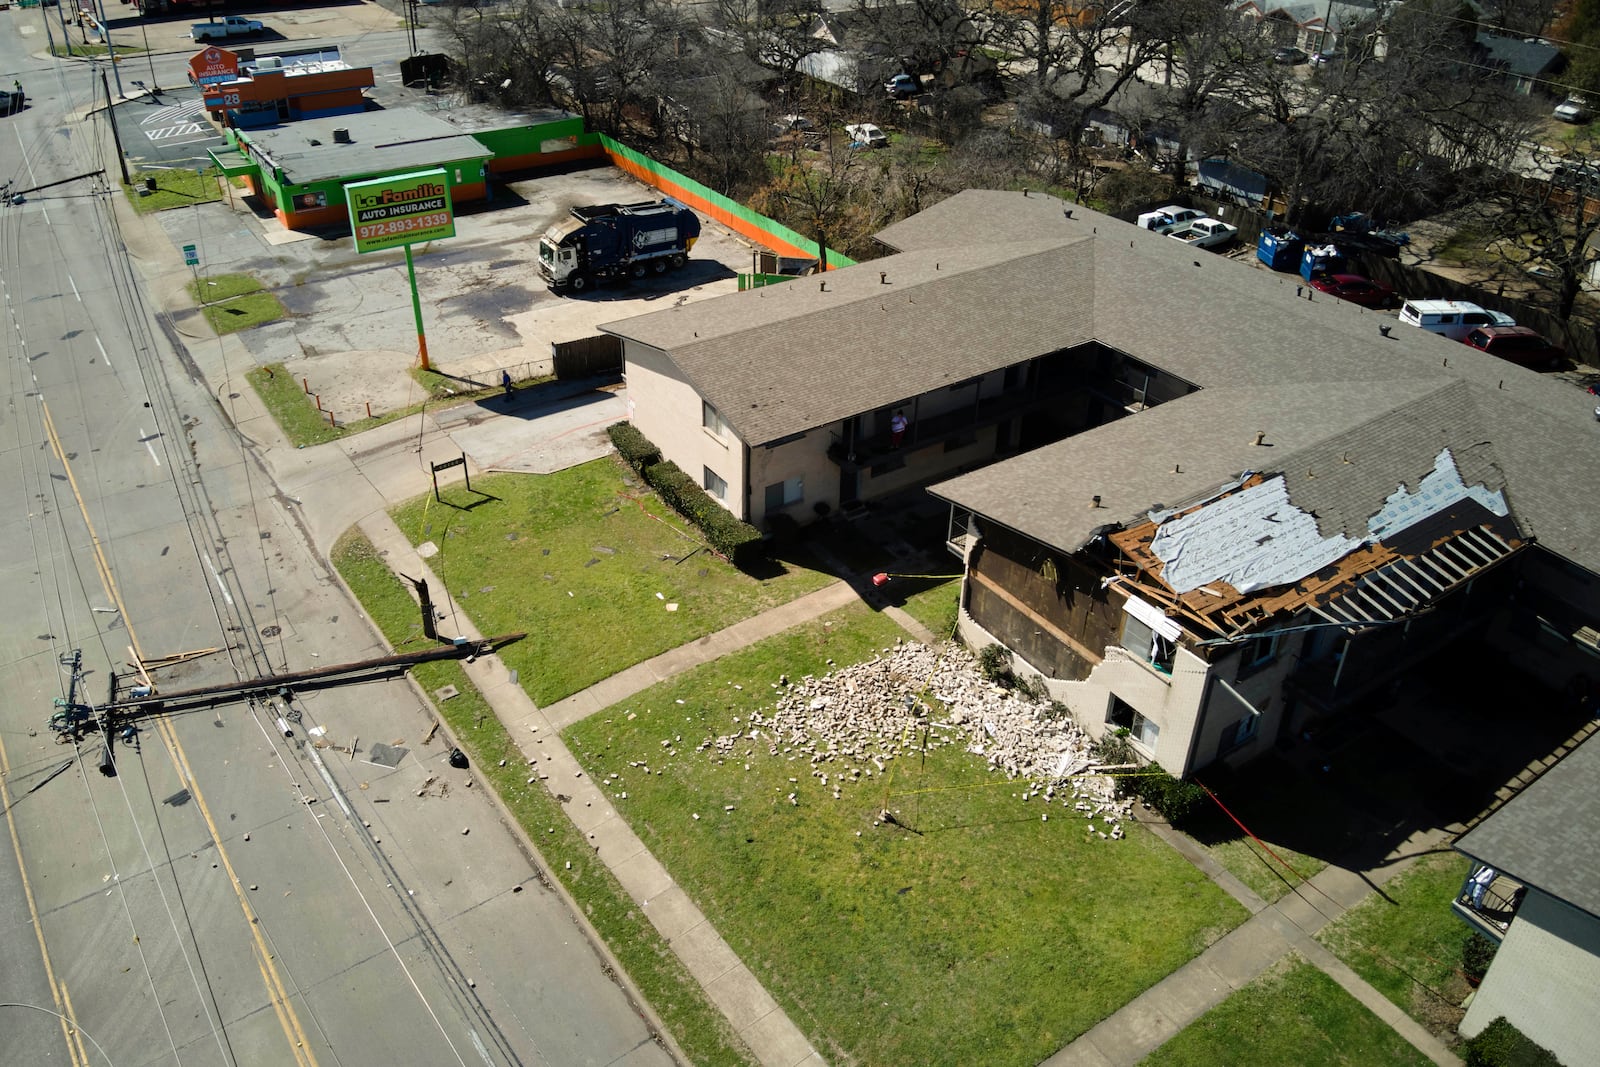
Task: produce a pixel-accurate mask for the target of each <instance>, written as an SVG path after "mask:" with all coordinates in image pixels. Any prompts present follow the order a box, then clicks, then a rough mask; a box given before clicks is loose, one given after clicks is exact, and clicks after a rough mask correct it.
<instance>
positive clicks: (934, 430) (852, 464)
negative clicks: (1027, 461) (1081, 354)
mask: <svg viewBox="0 0 1600 1067" xmlns="http://www.w3.org/2000/svg"><path fill="white" fill-rule="evenodd" d="M1047 403H1048V401H1047V400H1045V399H1044V398H1041V397H1038V396H1034V395H1032V394H1031V393H1029V394H1023V395H1015V394H1013V395H1004V396H997V397H993V398H991V399H986V400H984V401H983V402H982V404H981V406H979V407H978V408H977V409H976V410H974V409H973V408H970V407H964V408H961V409H959V410H956V411H947V412H945V413H943V414H940V415H928V416H924V417H921V418H916V419H913V420H912V421H911V425H910V426H908V427H907V428H906V433H905V437H904V438H903V439H902V440H901V442H900V447H899V448H895V447H894V444H893V442H892V440H891V439H890V437H889V434H888V432H887V431H885V432H883V433H863V434H861V435H860V436H858V437H857V438H856V440H855V445H854V447H853V448H849V447H846V444H845V442H844V441H842V440H840V439H839V438H838V437H837V436H836V437H835V438H834V440H833V442H832V443H831V444H829V446H828V458H829V459H832V460H833V461H834V462H835V463H837V464H838V465H839V466H841V467H843V468H845V469H846V470H865V469H867V468H870V467H876V466H880V465H882V464H884V463H891V462H893V463H903V462H904V454H905V453H906V452H909V451H912V450H914V449H920V448H927V447H928V446H930V445H939V444H944V445H948V444H950V443H952V442H955V443H956V444H957V445H959V444H965V443H966V442H965V441H964V440H963V438H971V437H974V436H975V435H976V434H977V432H978V431H979V430H983V429H987V428H988V427H990V426H994V425H996V424H998V423H1001V422H1004V421H1005V420H1006V419H1012V418H1016V417H1018V416H1020V415H1023V414H1026V413H1027V412H1028V411H1030V410H1032V409H1034V408H1037V407H1041V406H1043V405H1045V404H1047ZM909 409H910V405H907V411H908V413H909Z"/></svg>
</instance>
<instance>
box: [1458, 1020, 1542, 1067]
mask: <svg viewBox="0 0 1600 1067" xmlns="http://www.w3.org/2000/svg"><path fill="white" fill-rule="evenodd" d="M1466 1051H1467V1055H1466V1061H1467V1067H1561V1061H1560V1060H1558V1059H1556V1057H1555V1055H1554V1054H1553V1053H1551V1052H1550V1050H1549V1049H1547V1048H1544V1047H1543V1046H1541V1045H1536V1044H1534V1042H1533V1041H1532V1039H1530V1038H1529V1037H1528V1036H1527V1035H1526V1034H1524V1033H1523V1032H1522V1031H1521V1030H1518V1029H1517V1028H1516V1027H1515V1026H1513V1025H1511V1024H1510V1023H1509V1022H1507V1021H1506V1017H1505V1016H1504V1015H1500V1016H1496V1017H1495V1020H1494V1022H1492V1023H1490V1024H1489V1025H1488V1026H1486V1027H1484V1028H1483V1032H1482V1033H1480V1034H1479V1035H1478V1036H1477V1037H1475V1038H1472V1039H1471V1040H1470V1041H1468V1042H1467V1046H1466Z"/></svg>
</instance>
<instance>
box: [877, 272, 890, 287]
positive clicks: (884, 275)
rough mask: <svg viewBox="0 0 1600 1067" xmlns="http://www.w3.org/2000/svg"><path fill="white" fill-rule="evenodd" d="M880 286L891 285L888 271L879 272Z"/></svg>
mask: <svg viewBox="0 0 1600 1067" xmlns="http://www.w3.org/2000/svg"><path fill="white" fill-rule="evenodd" d="M878 284H879V285H888V284H889V272H888V271H886V270H880V271H879V272H878Z"/></svg>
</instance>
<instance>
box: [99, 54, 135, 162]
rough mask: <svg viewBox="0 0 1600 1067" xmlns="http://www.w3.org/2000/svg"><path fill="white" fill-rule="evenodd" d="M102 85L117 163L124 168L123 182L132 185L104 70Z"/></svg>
mask: <svg viewBox="0 0 1600 1067" xmlns="http://www.w3.org/2000/svg"><path fill="white" fill-rule="evenodd" d="M118 84H119V85H120V84H121V83H120V82H119V83H118ZM100 85H101V87H102V88H103V89H105V91H106V118H108V119H110V120H111V141H112V143H113V144H115V145H116V146H117V165H118V166H119V167H121V168H122V184H123V185H132V184H133V179H131V178H129V177H128V157H127V156H125V155H123V154H122V134H120V133H118V132H117V109H116V108H114V107H112V106H111V86H110V84H109V83H107V81H106V72H105V71H103V70H102V71H101V72H100Z"/></svg>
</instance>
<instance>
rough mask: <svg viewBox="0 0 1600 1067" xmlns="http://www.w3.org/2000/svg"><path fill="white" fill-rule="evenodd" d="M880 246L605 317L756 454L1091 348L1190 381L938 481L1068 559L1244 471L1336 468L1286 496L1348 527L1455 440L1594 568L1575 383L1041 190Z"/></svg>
mask: <svg viewBox="0 0 1600 1067" xmlns="http://www.w3.org/2000/svg"><path fill="white" fill-rule="evenodd" d="M1067 210H1071V212H1072V217H1071V218H1068V217H1067V216H1066V214H1065V213H1066V211H1067ZM879 240H880V241H882V242H883V243H884V244H886V245H888V246H889V247H890V248H893V249H896V250H898V251H899V252H900V253H901V254H899V255H895V256H891V257H888V258H886V259H882V260H876V261H873V262H871V263H863V264H860V265H857V266H855V267H850V268H846V269H845V270H841V271H831V272H829V273H828V275H827V282H828V289H829V292H828V293H826V294H823V293H821V292H819V289H818V284H819V279H816V278H806V279H802V280H799V281H795V282H788V283H784V284H782V285H778V286H771V287H768V288H766V289H758V290H753V291H750V292H746V293H740V294H735V295H729V296H726V297H719V298H715V299H712V300H707V301H702V302H699V303H696V304H692V305H688V306H686V307H683V308H679V309H673V310H668V311H661V312H655V313H653V314H651V315H646V316H641V317H640V318H637V319H629V320H626V321H623V322H617V323H610V324H607V325H606V326H603V327H602V329H605V330H607V331H609V332H612V333H615V334H617V335H619V336H622V337H625V338H629V339H631V340H634V341H636V342H639V343H643V344H648V345H651V346H653V347H656V348H660V349H662V350H663V351H666V352H667V353H668V354H669V355H670V356H671V358H672V359H673V360H674V362H676V363H677V364H678V365H679V367H680V368H682V369H683V370H684V372H685V373H686V374H687V376H688V377H689V379H690V380H691V381H692V382H693V383H694V385H695V387H696V388H697V389H699V390H700V391H701V392H702V394H703V395H704V396H705V397H706V398H707V399H708V400H710V401H711V402H712V403H713V404H715V405H716V406H717V408H718V409H719V410H720V411H721V412H722V413H723V415H724V417H725V418H726V419H727V420H728V422H729V424H730V425H731V426H732V427H733V428H734V430H735V432H736V433H738V434H739V436H740V437H741V438H743V439H744V440H745V441H747V442H748V443H751V444H761V443H764V442H766V441H770V440H775V439H777V438H779V437H782V436H785V435H787V434H789V433H794V432H799V431H801V430H809V429H813V428H815V427H818V426H822V425H825V424H827V423H829V422H832V421H834V420H836V419H839V418H843V417H845V416H848V415H853V414H857V413H860V412H863V411H868V410H872V409H873V408H877V407H881V406H884V405H889V404H894V403H897V402H899V401H901V400H903V399H905V398H907V397H909V396H912V395H914V394H916V393H919V392H922V391H923V390H926V389H930V388H936V387H937V386H939V385H940V384H944V383H949V382H954V381H959V380H961V379H962V378H964V377H968V376H971V375H974V374H978V373H982V372H983V371H985V370H992V369H996V368H999V367H1004V366H1007V365H1010V364H1012V363H1015V362H1018V361H1019V360H1022V359H1027V358H1030V357H1033V356H1038V355H1043V354H1046V353H1048V352H1051V351H1054V350H1057V349H1060V348H1065V347H1069V346H1071V345H1073V344H1076V343H1078V342H1081V341H1084V340H1088V339H1093V340H1098V341H1101V342H1104V343H1105V344H1107V345H1110V346H1111V347H1113V348H1116V349H1118V350H1120V351H1122V352H1126V353H1128V354H1129V355H1130V356H1133V357H1134V358H1136V359H1139V360H1142V361H1144V362H1147V363H1151V364H1153V365H1155V366H1157V367H1160V368H1161V369H1162V370H1164V371H1166V372H1168V373H1170V374H1174V375H1177V376H1178V377H1180V378H1183V379H1184V380H1186V381H1189V382H1192V383H1193V384H1195V385H1197V386H1199V387H1200V390H1199V392H1196V393H1194V394H1191V395H1189V396H1186V397H1183V398H1182V399H1179V400H1175V401H1171V402H1169V403H1166V404H1162V405H1160V406H1158V407H1155V408H1152V409H1150V410H1148V411H1145V412H1142V413H1140V414H1138V415H1135V416H1133V417H1131V418H1126V419H1122V420H1119V421H1117V422H1114V423H1112V424H1110V425H1107V426H1102V427H1100V428H1098V429H1095V430H1093V431H1090V432H1088V433H1086V434H1081V435H1079V436H1077V437H1074V438H1070V439H1068V440H1065V441H1061V442H1058V443H1056V444H1054V445H1050V446H1047V447H1045V448H1041V449H1038V450H1036V451H1034V452H1030V453H1028V454H1025V455H1022V456H1019V457H1016V458H1014V459H1011V460H1007V461H1005V462H1002V463H997V464H994V465H992V466H990V467H988V468H985V469H984V470H982V471H977V472H973V473H971V474H967V475H963V476H961V477H959V478H955V479H952V480H950V481H947V482H944V483H942V484H940V485H938V486H935V487H934V492H935V494H936V495H938V496H941V497H944V498H945V499H948V500H950V501H952V502H954V503H956V504H959V505H961V506H963V507H967V508H970V509H971V510H973V511H976V512H979V513H981V514H983V515H986V516H988V517H989V518H991V519H993V520H995V521H997V522H1000V523H1002V524H1004V525H1006V526H1009V527H1012V528H1013V529H1016V530H1019V531H1021V532H1023V533H1026V534H1028V535H1029V536H1031V537H1034V538H1036V539H1038V540H1039V541H1041V542H1043V543H1045V544H1049V545H1053V546H1056V547H1059V548H1062V549H1063V550H1065V551H1074V550H1076V549H1077V548H1078V547H1080V546H1081V545H1082V544H1083V543H1084V542H1085V541H1086V540H1087V539H1088V538H1089V537H1090V536H1092V535H1093V533H1094V532H1095V530H1097V529H1098V528H1100V527H1102V526H1105V525H1108V524H1112V523H1127V522H1131V521H1137V520H1140V519H1142V518H1143V517H1144V515H1145V514H1146V512H1147V511H1149V510H1150V509H1151V508H1153V507H1154V506H1156V505H1158V504H1165V505H1168V506H1172V505H1175V504H1178V503H1181V502H1183V501H1185V500H1194V499H1199V498H1201V497H1203V496H1205V495H1207V494H1209V493H1212V492H1214V491H1215V490H1216V489H1217V488H1218V487H1219V486H1221V485H1222V484H1223V483H1225V482H1227V481H1228V480H1230V479H1233V478H1235V477H1237V476H1238V475H1239V474H1240V472H1242V471H1244V470H1246V469H1256V470H1262V471H1274V470H1282V471H1283V472H1284V473H1285V474H1288V475H1292V473H1293V471H1292V468H1296V467H1307V468H1308V469H1311V470H1316V469H1318V468H1330V469H1332V468H1337V469H1336V470H1334V473H1330V474H1329V475H1327V478H1328V480H1327V481H1325V482H1324V481H1318V482H1317V483H1316V484H1315V485H1311V484H1309V482H1308V480H1307V479H1305V477H1304V471H1301V474H1300V478H1299V481H1300V483H1301V484H1300V485H1294V484H1293V482H1292V481H1291V494H1292V496H1293V497H1294V498H1295V499H1296V500H1298V499H1301V496H1300V494H1302V493H1303V494H1306V495H1305V497H1304V499H1305V500H1307V501H1310V503H1307V504H1306V505H1305V506H1306V507H1308V508H1309V509H1311V510H1314V511H1315V512H1316V513H1317V515H1318V519H1319V524H1320V525H1322V526H1323V527H1324V528H1325V530H1327V529H1331V528H1333V527H1334V526H1337V527H1339V528H1355V527H1359V526H1360V525H1362V524H1363V523H1364V520H1365V518H1366V516H1368V515H1370V514H1372V513H1373V512H1374V511H1376V510H1377V508H1378V506H1379V505H1381V503H1382V500H1383V497H1384V496H1385V495H1387V494H1388V493H1390V492H1393V491H1394V489H1395V488H1396V487H1397V486H1398V485H1399V484H1400V483H1402V482H1404V483H1405V484H1407V485H1408V486H1409V485H1412V484H1414V481H1415V479H1417V478H1420V477H1421V476H1422V475H1424V474H1426V473H1427V472H1428V471H1429V470H1431V469H1432V465H1433V460H1434V458H1435V456H1436V455H1437V454H1438V451H1439V449H1440V448H1442V447H1449V448H1450V450H1451V453H1452V455H1453V456H1454V458H1455V460H1456V462H1457V463H1458V464H1459V465H1460V468H1461V474H1462V476H1463V478H1464V479H1465V480H1466V481H1467V482H1468V483H1470V484H1484V485H1487V486H1488V487H1489V488H1490V489H1499V488H1501V487H1502V486H1503V488H1504V491H1505V493H1506V496H1507V498H1508V499H1509V501H1510V504H1511V508H1512V513H1513V516H1514V517H1515V519H1516V522H1517V524H1518V526H1519V527H1520V528H1521V529H1522V530H1523V531H1524V533H1526V534H1530V535H1532V536H1535V537H1537V538H1539V539H1540V541H1541V542H1542V543H1543V545H1544V546H1545V547H1546V548H1547V549H1549V550H1551V551H1554V552H1556V553H1557V554H1559V555H1562V556H1565V557H1567V558H1569V559H1571V560H1573V561H1575V562H1577V563H1580V564H1582V565H1583V566H1586V567H1588V568H1590V569H1593V570H1597V571H1600V521H1596V517H1595V515H1594V511H1595V508H1594V506H1593V505H1592V504H1591V503H1590V502H1592V501H1600V462H1596V456H1597V452H1600V450H1597V447H1596V446H1597V444H1600V441H1597V438H1600V426H1597V425H1596V422H1595V419H1594V415H1593V403H1592V401H1591V399H1590V398H1589V397H1587V396H1586V395H1585V394H1584V393H1583V392H1582V391H1581V390H1579V389H1576V388H1573V387H1572V386H1571V385H1569V384H1566V383H1563V382H1558V381H1555V380H1553V379H1550V378H1547V377H1544V376H1542V375H1539V374H1536V373H1534V372H1532V371H1527V370H1524V369H1522V368H1519V367H1516V366H1513V365H1512V364H1509V363H1507V362H1505V361H1503V360H1499V359H1496V358H1494V357H1493V356H1490V355H1487V354H1486V353H1482V352H1479V351H1477V350H1476V349H1473V348H1470V347H1468V346H1466V345H1463V344H1459V343H1456V342H1454V341H1449V340H1446V339H1444V338H1441V337H1438V336H1436V335H1434V334H1430V333H1427V332H1425V331H1422V330H1417V329H1413V328H1410V327H1406V326H1401V325H1399V324H1397V323H1396V322H1395V319H1394V317H1393V316H1392V315H1388V316H1385V315H1382V314H1379V313H1376V312H1372V311H1367V310H1365V309H1363V308H1359V307H1357V306H1355V305H1353V304H1348V303H1345V302H1343V301H1339V300H1334V299H1332V298H1329V297H1324V296H1321V295H1320V294H1319V295H1317V296H1316V297H1315V298H1314V299H1310V298H1308V296H1307V292H1308V291H1307V290H1305V288H1304V285H1303V282H1302V281H1301V279H1300V278H1299V276H1297V275H1285V274H1272V273H1268V272H1265V271H1262V270H1258V269H1256V268H1255V267H1254V266H1252V265H1251V264H1249V263H1245V262H1238V261H1235V260H1232V259H1229V258H1227V257H1225V256H1217V255H1213V254H1211V253H1209V252H1199V251H1196V250H1194V249H1191V248H1189V247H1187V246H1185V245H1183V244H1181V243H1180V242H1177V241H1173V240H1171V239H1170V238H1167V237H1164V236H1161V235H1159V234H1154V233H1150V232H1149V231H1145V230H1140V229H1138V228H1136V227H1134V226H1132V225H1129V224H1128V223H1125V222H1121V221H1119V220H1116V219H1112V218H1110V217H1108V216H1105V215H1101V214H1099V213H1097V212H1093V211H1089V210H1087V209H1085V208H1082V207H1079V206H1077V205H1069V204H1065V203H1063V202H1062V201H1060V200H1058V199H1056V198H1054V197H1050V196H1044V195H1041V194H1037V193H1035V194H1032V195H1028V196H1024V195H1023V194H1021V193H1014V192H997V191H989V190H969V191H967V192H963V193H960V194H958V195H956V196H953V197H951V198H949V199H948V200H945V201H942V202H941V203H939V204H937V205H935V206H933V207H932V208H929V209H928V210H926V211H923V212H921V213H920V214H918V215H915V216H913V217H911V218H909V219H906V220H905V221H903V222H899V223H896V224H894V225H893V226H889V227H887V228H886V229H885V230H883V231H882V233H881V234H879ZM879 271H888V272H889V277H890V281H891V283H892V284H891V285H890V286H888V287H884V286H880V285H879V281H878V272H879ZM885 289H887V290H888V292H889V297H888V299H885V298H884V296H883V295H882V294H883V293H884V291H885ZM1380 325H1383V326H1388V327H1391V335H1390V336H1389V337H1383V336H1381V335H1380V333H1379V329H1378V327H1379V326H1380ZM697 333H698V336H696V334H697ZM1258 430H1260V431H1265V433H1266V434H1267V440H1268V442H1270V443H1271V446H1272V447H1270V448H1266V449H1262V448H1255V447H1253V446H1252V445H1251V443H1250V442H1251V440H1252V439H1253V437H1254V435H1255V433H1256V431H1258ZM1346 453H1349V454H1350V455H1352V456H1353V457H1354V462H1352V463H1350V464H1345V463H1344V462H1343V459H1342V457H1343V456H1344V455H1345V454H1346ZM1175 467H1177V469H1178V471H1179V473H1176V474H1175V473H1174V468H1175ZM1346 468H1349V469H1346ZM1096 494H1098V495H1099V496H1100V497H1101V500H1102V506H1101V507H1100V508H1099V509H1096V510H1090V507H1089V501H1090V498H1091V497H1092V496H1094V495H1096ZM1374 494H1376V496H1374Z"/></svg>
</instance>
